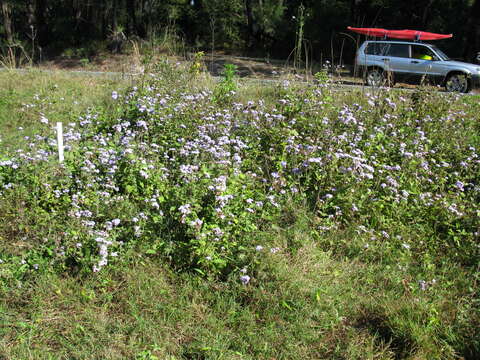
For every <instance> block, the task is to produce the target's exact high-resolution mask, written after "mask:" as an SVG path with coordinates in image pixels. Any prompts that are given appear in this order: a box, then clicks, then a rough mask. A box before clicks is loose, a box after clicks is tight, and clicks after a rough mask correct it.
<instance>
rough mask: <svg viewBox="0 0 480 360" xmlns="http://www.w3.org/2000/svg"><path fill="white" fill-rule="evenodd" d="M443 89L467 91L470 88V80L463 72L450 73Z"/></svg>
mask: <svg viewBox="0 0 480 360" xmlns="http://www.w3.org/2000/svg"><path fill="white" fill-rule="evenodd" d="M445 90H447V91H449V92H461V93H467V92H468V91H469V90H470V82H469V80H468V78H467V75H465V74H452V75H450V76H449V77H448V78H447V81H446V82H445Z"/></svg>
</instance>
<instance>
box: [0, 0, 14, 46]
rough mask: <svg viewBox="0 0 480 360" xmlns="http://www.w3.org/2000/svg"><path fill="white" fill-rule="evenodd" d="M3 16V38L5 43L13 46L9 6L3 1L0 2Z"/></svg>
mask: <svg viewBox="0 0 480 360" xmlns="http://www.w3.org/2000/svg"><path fill="white" fill-rule="evenodd" d="M0 4H1V7H2V15H3V28H4V29H5V36H6V38H7V43H8V44H9V45H10V44H13V26H12V17H11V16H12V9H11V7H10V4H9V3H8V2H7V1H5V0H0Z"/></svg>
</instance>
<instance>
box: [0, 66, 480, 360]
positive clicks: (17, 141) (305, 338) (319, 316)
mask: <svg viewBox="0 0 480 360" xmlns="http://www.w3.org/2000/svg"><path fill="white" fill-rule="evenodd" d="M127 85H128V84H126V83H118V82H115V81H111V80H105V79H92V78H79V77H75V78H72V77H70V76H68V75H65V74H61V73H58V74H57V73H56V74H48V75H47V74H44V73H38V72H27V73H25V74H14V73H8V72H6V73H0V139H1V140H2V142H1V143H0V160H2V158H1V156H2V154H7V153H8V152H10V151H11V150H12V149H15V148H22V147H25V146H28V139H27V140H26V139H24V136H33V135H35V134H37V133H39V132H43V131H45V130H44V128H41V127H40V126H39V125H38V124H39V119H40V116H41V114H43V115H45V117H47V118H48V119H49V122H50V123H51V124H53V123H55V122H56V121H63V122H64V123H68V122H70V121H72V122H76V121H78V120H77V118H78V116H79V115H81V114H82V113H83V112H84V111H86V110H87V109H88V108H90V107H97V108H103V109H106V110H105V111H106V112H107V113H109V112H110V113H113V112H114V109H113V107H112V102H111V100H110V99H111V91H112V90H117V91H121V89H122V88H125V87H126V86H127ZM35 94H38V95H39V99H40V100H35V99H34V96H35ZM278 94H279V90H278V89H277V88H275V87H259V86H256V85H248V86H245V87H243V88H240V90H239V94H238V95H237V99H239V100H238V101H242V102H246V101H247V100H248V99H255V100H258V99H264V100H265V101H266V102H269V103H272V104H274V103H275V102H276V100H277V99H276V97H277V96H278ZM361 96H362V95H361V93H354V94H353V95H352V94H351V93H349V94H346V95H344V94H341V93H338V96H337V98H335V99H332V102H333V103H337V102H338V103H339V104H341V103H342V102H349V103H352V102H355V101H357V100H358V99H361ZM427 100H428V99H427ZM360 101H363V102H364V100H360ZM466 101H467V102H468V106H469V108H463V107H462V109H464V111H466V115H465V116H466V117H469V118H471V117H472V116H475V115H474V114H475V112H478V106H479V105H478V97H471V98H468V99H467V100H466ZM24 104H35V107H29V108H25V106H24ZM426 104H427V105H426V106H429V104H430V103H426ZM432 104H433V103H432ZM435 104H437V105H431V104H430V105H431V106H432V108H434V107H435V106H437V108H438V107H439V106H440V107H441V105H439V104H438V103H435ZM459 106H460V105H459ZM465 109H467V110H465ZM420 110H421V111H431V112H432V113H434V110H428V109H427V110H425V109H420ZM420 110H419V111H420ZM332 111H333V110H332ZM432 126H433V125H432ZM19 127H22V128H23V130H22V131H19V130H18V128H19ZM42 129H43V130H42ZM52 131H53V130H52ZM450 135H451V134H442V133H440V134H438V137H437V138H436V139H438V141H441V142H442V143H443V144H447V143H448V141H449V136H450ZM469 136H472V137H474V136H475V134H469ZM467 140H468V139H467ZM467 140H465V141H467ZM453 151H455V149H454V148H452V152H453ZM32 171H33V170H32ZM34 171H36V172H38V173H39V174H42V172H48V171H52V172H55V171H58V168H57V167H56V165H55V164H47V165H45V166H44V167H43V168H39V169H35V170H34ZM45 176H49V175H45ZM17 196H18V201H17V202H9V203H7V202H6V203H1V202H0V210H1V211H3V212H4V214H1V215H2V217H3V218H4V220H1V221H0V224H1V226H2V229H0V243H1V244H2V245H1V248H0V258H2V255H4V254H6V253H9V254H14V255H18V256H21V254H22V252H24V251H25V248H34V247H35V246H37V244H36V243H32V241H33V240H32V239H35V241H38V242H40V241H41V239H38V238H37V237H36V236H35V234H32V235H30V234H31V233H34V232H38V233H42V234H44V233H45V234H49V230H51V232H52V233H53V232H60V231H61V226H62V225H63V224H62V223H55V222H54V219H55V218H54V215H52V214H49V213H48V212H44V213H41V212H38V213H37V212H35V211H39V209H40V208H38V209H36V208H35V209H31V208H28V207H26V205H25V204H24V203H23V202H22V200H21V199H22V198H23V195H22V194H20V193H18V194H17ZM0 200H1V199H0ZM5 204H8V205H9V207H8V208H6V207H5V206H6V205H5ZM2 206H3V207H2ZM122 210H123V209H120V210H115V209H112V210H111V211H112V214H113V213H114V214H117V213H115V211H117V212H121V211H122ZM282 211H283V213H282V218H281V221H278V222H277V223H275V222H272V224H267V225H265V226H263V227H262V228H261V229H259V230H258V231H257V232H256V234H255V236H254V237H253V239H252V241H256V242H258V243H262V244H270V245H271V246H276V247H278V248H280V249H281V250H280V251H279V252H277V253H271V252H269V251H267V250H266V249H265V250H263V251H261V252H259V254H258V257H257V258H256V259H257V260H256V261H257V264H256V267H255V269H253V270H252V271H253V272H252V273H250V275H252V281H251V282H250V283H249V284H247V285H243V284H241V283H240V282H239V281H238V276H236V275H234V274H233V273H232V274H229V275H228V274H227V275H226V276H225V277H224V278H222V279H221V280H220V279H219V278H211V279H209V280H207V279H205V277H201V276H199V275H198V274H196V273H194V272H193V271H191V272H190V271H178V269H177V268H176V267H175V266H172V264H171V262H169V261H167V260H165V259H164V258H162V257H159V256H155V255H153V254H150V255H149V254H148V253H145V252H143V253H142V252H136V251H131V252H127V253H126V255H125V257H124V258H122V260H121V261H118V262H116V263H115V264H114V265H113V266H109V267H106V268H105V269H103V270H102V271H101V272H99V273H95V274H93V273H80V274H73V273H71V272H70V271H69V269H68V268H67V269H66V270H65V269H64V271H59V270H58V269H56V268H55V269H53V270H52V269H47V270H45V271H38V272H28V273H26V275H25V276H18V277H17V276H16V274H15V273H14V271H13V270H12V272H9V270H5V269H3V268H0V279H1V280H4V281H2V282H0V285H1V287H0V359H35V360H36V359H102V360H103V359H105V360H106V359H151V360H153V359H171V360H173V359H252V360H253V359H265V360H271V359H276V360H280V359H299V360H300V359H301V360H304V359H346V360H350V359H352V360H353V359H358V360H364V359H372V360H373V359H391V360H393V359H412V360H413V359H416V360H420V359H426V360H431V359H458V358H462V357H463V358H464V359H476V358H477V356H478V354H479V353H480V347H479V346H480V332H479V329H480V298H479V281H480V278H479V273H478V270H479V269H478V267H475V266H464V265H462V264H461V263H459V262H457V261H456V260H455V259H456V258H455V257H454V256H451V257H449V256H450V255H448V256H447V254H446V253H442V252H440V251H437V252H436V253H435V252H434V251H432V252H427V253H426V254H427V255H428V256H430V258H429V257H428V256H427V255H420V254H415V253H413V251H409V250H408V249H406V248H402V246H401V242H400V243H399V242H398V241H397V242H396V240H394V239H393V238H392V239H391V240H389V241H383V242H380V241H378V242H376V243H374V242H373V241H372V240H371V239H370V235H369V234H366V233H362V232H361V231H359V226H358V225H359V224H357V223H356V222H355V219H354V220H352V221H350V222H348V223H345V224H343V225H342V226H341V227H338V228H336V229H335V230H333V231H331V232H329V233H328V234H324V233H323V232H321V231H317V229H318V228H319V227H320V226H321V225H323V224H324V223H323V222H322V220H323V219H321V215H319V213H318V212H317V213H316V212H315V209H313V210H312V207H311V206H310V204H308V203H307V202H305V203H301V204H298V203H295V204H291V205H289V206H286V207H285V208H284V209H283V210H282ZM382 211H385V212H386V211H388V209H383V210H381V211H379V213H380V215H379V216H381V214H382ZM406 213H407V212H405V214H406ZM50 216H51V217H50ZM401 216H402V214H399V215H398V218H399V219H400V217H401ZM113 217H114V216H111V217H110V218H113ZM392 218H393V219H394V218H395V214H394V215H392ZM5 219H6V220H5ZM374 221H380V220H377V219H373V220H372V222H374ZM386 223H387V222H386ZM387 224H388V225H389V226H390V228H389V229H387V230H388V232H389V233H392V234H394V233H395V234H397V233H398V234H401V235H402V239H404V240H402V241H405V242H406V243H409V244H418V243H421V242H422V241H423V240H424V239H423V238H422V237H421V236H422V233H421V231H422V229H423V228H422V226H426V225H424V224H416V223H415V222H414V221H412V223H411V224H409V226H405V225H404V224H400V221H399V223H398V224H397V223H395V222H394V221H392V220H390V222H389V223H387ZM6 229H7V230H9V231H10V230H11V232H7V231H6ZM15 231H19V233H21V234H23V235H25V234H27V235H29V236H30V238H29V239H30V242H29V241H28V240H25V239H24V238H19V236H18V234H17V233H15ZM1 236H3V238H2V237H1ZM12 240H13V241H12ZM366 245H368V246H366ZM419 247H420V246H419ZM432 254H434V255H432ZM422 281H423V282H426V283H427V285H428V286H427V288H426V289H422V287H421V284H422Z"/></svg>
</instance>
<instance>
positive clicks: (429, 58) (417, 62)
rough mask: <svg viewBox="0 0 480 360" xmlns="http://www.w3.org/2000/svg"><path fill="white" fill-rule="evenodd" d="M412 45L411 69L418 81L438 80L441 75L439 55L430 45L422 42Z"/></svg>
mask: <svg viewBox="0 0 480 360" xmlns="http://www.w3.org/2000/svg"><path fill="white" fill-rule="evenodd" d="M410 46H411V59H410V71H411V73H412V74H413V75H414V76H415V79H416V80H417V81H421V80H422V79H427V80H429V81H433V80H436V79H437V78H439V77H441V71H440V68H439V66H437V61H438V60H439V59H438V57H437V55H436V54H435V53H434V52H433V51H432V50H431V49H430V48H429V47H428V46H425V45H422V44H415V45H410Z"/></svg>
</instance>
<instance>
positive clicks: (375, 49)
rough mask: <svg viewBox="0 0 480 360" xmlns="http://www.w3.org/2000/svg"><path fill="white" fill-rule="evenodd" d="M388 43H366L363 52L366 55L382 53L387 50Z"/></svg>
mask: <svg viewBox="0 0 480 360" xmlns="http://www.w3.org/2000/svg"><path fill="white" fill-rule="evenodd" d="M388 45H389V44H385V43H378V42H371V43H368V44H367V47H366V48H365V54H367V55H384V54H385V53H386V52H387V49H388Z"/></svg>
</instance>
